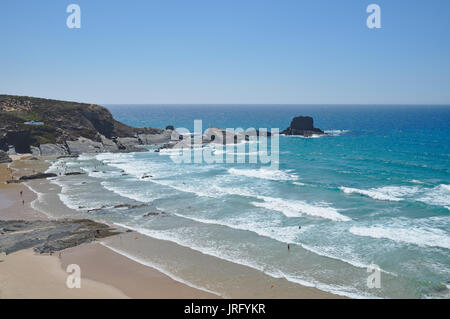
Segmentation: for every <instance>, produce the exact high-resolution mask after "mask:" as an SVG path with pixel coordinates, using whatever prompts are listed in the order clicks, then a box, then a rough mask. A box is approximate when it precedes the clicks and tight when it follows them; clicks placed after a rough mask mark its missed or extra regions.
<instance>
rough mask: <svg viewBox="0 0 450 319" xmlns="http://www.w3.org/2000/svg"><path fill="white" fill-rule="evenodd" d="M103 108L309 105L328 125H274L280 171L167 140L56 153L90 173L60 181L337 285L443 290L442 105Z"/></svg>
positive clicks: (78, 196)
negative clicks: (197, 159) (179, 151)
mask: <svg viewBox="0 0 450 319" xmlns="http://www.w3.org/2000/svg"><path fill="white" fill-rule="evenodd" d="M109 109H110V110H111V112H112V113H113V115H114V117H115V118H116V119H118V120H119V121H122V122H124V123H127V124H129V125H132V126H151V127H161V128H163V127H165V126H166V125H169V124H171V125H174V126H175V127H185V128H188V129H190V130H192V129H193V121H194V120H196V119H201V120H202V121H203V126H204V129H206V128H207V127H208V126H210V125H214V126H218V127H222V128H237V127H241V128H244V129H246V128H249V127H255V128H269V129H270V128H279V129H280V130H282V129H284V128H286V127H287V126H288V125H289V122H290V120H291V118H292V117H294V116H296V115H310V116H313V117H314V119H315V125H316V126H317V127H319V128H322V129H324V130H326V131H328V132H329V133H330V135H329V136H324V137H320V138H318V137H315V138H300V137H285V136H280V147H279V159H280V165H279V169H278V170H275V171H274V170H270V169H269V168H268V167H265V166H263V165H260V164H248V163H246V164H186V163H184V164H176V163H174V162H173V161H172V160H171V158H170V156H169V154H167V153H164V152H162V153H155V152H146V153H135V154H100V155H83V156H81V157H80V158H79V159H64V160H61V162H62V163H59V164H58V165H66V166H67V167H69V168H73V169H79V168H81V169H84V170H85V171H87V172H89V180H88V185H87V186H86V185H83V184H81V183H80V182H79V181H78V180H77V179H76V178H75V179H74V178H72V179H64V178H60V180H58V181H57V183H59V184H60V185H61V186H63V194H62V195H61V198H62V199H63V201H64V202H65V203H66V204H67V205H68V206H69V207H72V208H75V209H79V210H86V209H87V208H100V207H103V209H102V210H100V211H96V212H95V213H93V214H98V215H101V216H102V218H106V219H109V220H111V221H113V222H116V223H120V224H123V225H126V226H128V227H131V228H134V229H136V230H138V231H140V232H142V233H145V234H147V235H150V236H153V237H156V238H161V239H167V240H170V241H173V242H176V243H178V244H180V245H183V246H189V247H191V248H193V249H196V250H198V251H201V252H203V253H205V254H210V255H214V256H217V257H219V258H222V259H225V260H229V261H233V262H236V263H241V264H245V265H248V266H250V267H253V268H256V269H260V270H262V271H264V272H266V273H267V274H270V275H272V276H274V277H285V278H286V279H288V280H290V281H293V282H298V283H301V284H307V285H314V286H316V287H318V288H320V289H323V290H326V291H332V292H335V293H339V294H342V295H347V296H353V297H387V298H392V297H398V298H402V297H415V298H426V297H432V298H448V297H449V291H448V287H449V281H450V165H449V163H450V125H449V124H450V106H434V107H427V106H391V107H389V106H248V105H247V106H239V105H233V106H230V105H228V106H211V107H207V106H198V105H180V106H175V105H170V106H156V105H152V106H144V105H133V106H119V105H113V106H109ZM247 147H248V146H247ZM150 149H151V148H150ZM58 165H54V167H53V168H52V169H55V170H56V169H57V166H58ZM144 174H150V175H152V176H153V177H152V178H149V179H142V176H143V175H144ZM80 178H81V177H80ZM98 189H100V190H101V193H102V196H99V195H98ZM93 190H97V192H94V191H93ZM124 202H129V203H142V202H144V203H148V204H150V205H151V206H152V207H153V208H155V209H159V210H162V211H165V212H168V213H169V214H168V215H167V216H165V217H161V216H156V217H151V218H148V217H147V218H145V217H142V215H143V213H145V212H147V211H148V210H149V209H148V207H147V208H135V209H131V210H121V209H113V208H111V206H113V205H114V204H121V203H124ZM299 226H300V227H301V228H299ZM287 244H290V245H291V251H290V253H289V258H286V254H285V252H286V249H287ZM371 264H375V265H377V266H379V267H380V268H381V270H382V272H381V277H380V278H381V287H380V288H369V287H368V286H367V277H368V276H369V275H370V273H368V272H367V267H368V266H369V265H371Z"/></svg>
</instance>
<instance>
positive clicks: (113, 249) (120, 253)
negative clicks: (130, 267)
mask: <svg viewBox="0 0 450 319" xmlns="http://www.w3.org/2000/svg"><path fill="white" fill-rule="evenodd" d="M146 236H147V235H146ZM100 244H101V245H102V246H104V247H106V248H108V249H110V250H112V251H113V252H115V253H117V254H119V255H122V256H124V257H126V258H128V259H130V260H132V261H134V262H137V263H138V264H141V265H144V266H146V267H150V268H153V269H156V270H157V271H159V272H160V273H163V274H164V275H166V276H167V277H169V278H170V279H172V280H175V281H177V282H179V283H182V284H185V285H186V286H189V287H191V288H194V289H198V290H201V291H204V292H207V293H211V294H214V295H216V296H218V297H223V296H222V295H221V294H220V293H218V292H216V291H212V290H209V289H207V288H204V287H200V286H197V285H195V284H193V283H191V282H189V281H186V280H184V279H182V278H180V277H178V276H176V275H174V274H172V273H171V272H169V271H167V270H165V269H163V268H161V267H160V266H158V265H156V264H154V263H151V262H149V261H143V260H141V259H139V258H137V257H135V256H133V255H131V254H129V253H127V252H125V251H123V250H120V249H117V248H114V247H111V246H109V245H108V244H106V243H104V242H100Z"/></svg>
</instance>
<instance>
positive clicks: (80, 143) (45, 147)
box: [0, 95, 171, 156]
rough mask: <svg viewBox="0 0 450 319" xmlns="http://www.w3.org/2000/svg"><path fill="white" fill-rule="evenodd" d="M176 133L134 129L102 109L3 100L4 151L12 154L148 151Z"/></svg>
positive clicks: (0, 130) (0, 134)
mask: <svg viewBox="0 0 450 319" xmlns="http://www.w3.org/2000/svg"><path fill="white" fill-rule="evenodd" d="M170 136H171V130H162V129H156V128H148V127H146V128H134V127H131V126H128V125H126V124H123V123H121V122H119V121H116V120H115V119H114V118H113V116H112V115H111V113H110V112H109V110H108V109H106V108H105V107H103V106H100V105H94V104H85V103H77V102H67V101H58V100H50V99H42V98H35V97H26V96H13V95H0V150H3V151H5V152H7V153H8V154H15V153H32V154H34V155H43V156H45V155H79V154H81V153H99V152H136V151H143V149H142V148H139V147H137V146H138V145H150V144H158V143H165V142H168V141H169V140H170Z"/></svg>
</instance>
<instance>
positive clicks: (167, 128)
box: [166, 125, 175, 131]
mask: <svg viewBox="0 0 450 319" xmlns="http://www.w3.org/2000/svg"><path fill="white" fill-rule="evenodd" d="M166 130H171V131H175V128H174V127H173V125H167V126H166Z"/></svg>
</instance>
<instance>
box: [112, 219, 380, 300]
mask: <svg viewBox="0 0 450 319" xmlns="http://www.w3.org/2000/svg"><path fill="white" fill-rule="evenodd" d="M114 225H116V226H119V227H123V228H126V229H131V230H133V231H135V232H137V233H139V234H141V235H144V236H147V237H150V238H154V239H157V240H163V241H167V242H171V243H174V244H176V245H178V246H181V247H184V248H188V249H191V250H193V251H196V252H199V253H201V254H203V255H206V256H212V257H215V258H218V259H220V260H224V261H228V262H231V263H233V264H237V265H241V266H244V267H249V268H251V269H253V270H256V271H260V272H262V273H263V274H266V275H267V276H269V277H272V278H275V279H286V280H287V281H289V282H291V283H294V284H298V285H301V286H303V287H311V288H316V289H318V290H321V291H324V292H328V293H332V294H335V295H338V296H344V297H349V298H355V299H356V298H360V299H362V298H368V297H367V296H364V292H362V291H361V293H362V295H358V294H355V293H351V292H348V291H346V290H343V289H346V288H348V287H345V286H343V287H337V288H336V287H333V288H330V286H329V285H327V284H325V283H321V282H317V281H316V280H314V279H312V281H311V282H310V281H308V280H306V279H301V278H294V277H291V276H286V275H285V274H276V273H274V272H270V271H267V270H266V267H265V266H264V267H258V266H257V265H254V264H252V263H251V262H248V261H246V260H240V259H233V258H230V257H229V256H223V255H219V254H217V253H215V252H211V251H204V250H201V249H200V248H198V247H193V246H189V245H187V244H185V243H183V242H181V241H179V240H175V239H173V238H167V237H165V236H158V235H155V234H149V233H148V232H145V231H143V230H140V229H138V228H135V227H131V226H127V225H124V224H120V223H114ZM305 249H306V248H305ZM329 258H331V257H329ZM333 259H334V258H333ZM293 279H294V280H293ZM339 288H340V289H342V290H339ZM371 297H373V298H375V296H371Z"/></svg>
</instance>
